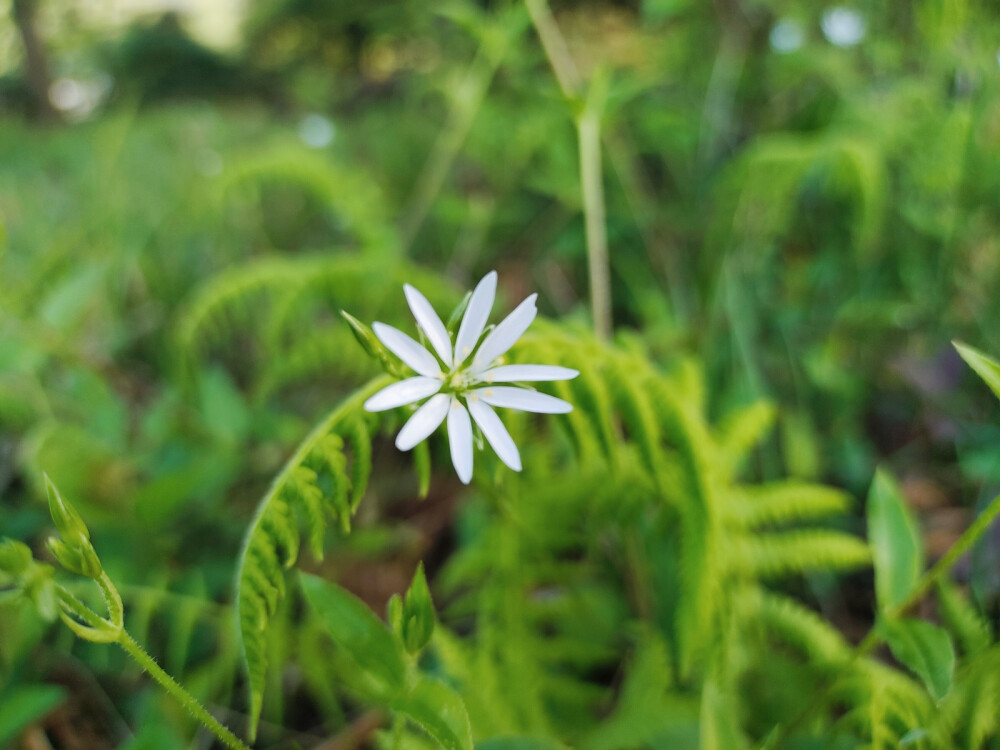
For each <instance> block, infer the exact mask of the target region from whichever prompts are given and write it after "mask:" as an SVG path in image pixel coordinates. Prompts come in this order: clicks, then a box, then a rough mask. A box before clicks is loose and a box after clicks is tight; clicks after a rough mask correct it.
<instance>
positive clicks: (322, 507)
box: [236, 377, 389, 732]
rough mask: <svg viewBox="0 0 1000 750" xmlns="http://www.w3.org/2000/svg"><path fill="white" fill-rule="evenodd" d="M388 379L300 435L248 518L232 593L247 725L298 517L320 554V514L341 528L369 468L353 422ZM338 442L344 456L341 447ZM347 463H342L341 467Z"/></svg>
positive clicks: (367, 451) (364, 439) (362, 435)
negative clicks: (352, 490)
mask: <svg viewBox="0 0 1000 750" xmlns="http://www.w3.org/2000/svg"><path fill="white" fill-rule="evenodd" d="M388 382H389V378H388V377H383V378H379V379H377V380H374V381H372V382H371V383H369V384H368V386H366V387H365V388H363V389H361V390H360V391H358V392H356V393H355V394H354V395H352V396H351V397H350V398H348V399H347V400H346V401H344V402H343V403H342V404H341V405H340V406H339V407H338V408H337V409H335V410H334V411H333V412H331V413H330V414H329V416H327V417H326V419H324V420H323V421H322V422H321V423H320V424H319V425H318V426H317V427H316V428H315V429H314V430H313V432H312V433H311V434H310V435H309V437H307V438H306V439H305V441H303V443H302V444H301V445H300V446H299V448H298V450H297V451H296V452H295V454H294V455H293V456H292V457H291V458H290V459H289V461H288V463H286V464H285V468H284V469H283V470H282V471H281V473H280V474H279V475H278V477H277V478H276V479H275V480H274V482H273V484H272V485H271V488H270V489H269V490H268V492H267V495H265V496H264V499H263V500H262V501H261V503H260V506H259V507H258V510H257V514H256V515H255V517H254V520H253V522H252V523H251V524H250V528H249V531H248V533H247V536H246V540H245V541H244V545H243V551H242V553H241V555H240V559H239V563H238V565H237V582H236V598H237V608H238V612H239V624H240V636H241V638H242V642H243V654H244V658H245V660H246V666H247V671H248V674H249V678H250V726H251V728H252V732H253V731H255V730H256V726H257V721H258V719H259V718H260V711H261V706H262V701H263V691H264V682H265V678H266V673H267V642H266V639H265V633H264V631H265V629H266V627H267V625H268V621H269V620H270V618H271V617H272V616H273V615H274V613H275V611H276V609H277V606H278V602H279V600H280V599H281V597H283V596H284V593H285V570H286V569H288V568H290V567H291V566H292V565H294V564H295V560H296V558H297V556H298V552H299V544H300V537H299V516H301V517H302V518H303V519H304V520H305V522H306V525H307V527H308V533H309V544H310V547H311V549H312V552H313V554H314V555H315V556H316V557H321V556H322V553H323V536H324V532H325V530H326V519H327V517H328V516H333V517H334V518H337V519H338V520H339V521H340V523H341V527H342V528H345V529H346V528H348V524H349V522H350V516H351V513H352V512H353V509H354V508H355V507H356V503H354V502H353V501H352V500H351V496H350V494H349V493H350V485H351V478H352V477H354V479H355V482H356V485H355V488H356V490H357V488H358V487H360V488H361V490H360V491H361V492H363V491H364V486H365V483H366V481H367V477H368V476H369V474H370V473H371V443H370V440H369V436H368V433H367V431H363V430H361V429H360V428H359V424H361V423H362V419H363V417H361V416H360V412H361V405H362V404H363V403H364V401H365V399H366V398H368V397H369V396H370V395H371V394H372V393H374V392H375V391H377V390H378V389H380V388H382V387H384V386H385V385H386V384H387V383H388ZM345 439H346V444H347V445H348V446H349V447H350V452H351V455H350V457H348V455H347V454H346V453H345V450H344V447H345ZM348 463H350V468H348Z"/></svg>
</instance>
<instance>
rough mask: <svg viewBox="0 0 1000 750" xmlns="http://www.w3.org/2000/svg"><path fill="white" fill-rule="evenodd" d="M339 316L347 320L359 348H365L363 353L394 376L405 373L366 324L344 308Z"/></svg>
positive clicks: (400, 375)
mask: <svg viewBox="0 0 1000 750" xmlns="http://www.w3.org/2000/svg"><path fill="white" fill-rule="evenodd" d="M340 317H342V318H343V319H344V320H345V321H347V324H348V325H349V326H350V327H351V333H353V334H354V338H356V339H357V340H358V343H359V344H361V348H362V349H364V350H365V353H367V354H368V356H369V357H372V358H373V359H377V360H378V361H379V363H380V364H381V365H382V369H384V370H385V371H386V372H388V373H389V374H391V375H395V376H396V377H403V376H404V375H405V374H406V373H405V371H404V370H401V369H400V367H399V365H398V364H397V363H396V360H395V358H393V357H392V356H390V354H389V352H388V351H386V348H385V347H384V346H383V345H382V342H381V341H379V340H378V337H377V336H376V335H375V333H374V332H373V331H372V329H371V328H369V327H368V326H366V325H365V324H364V323H362V322H361V321H360V320H358V319H357V318H355V317H354V316H353V315H351V314H350V313H349V312H347V311H346V310H341V311H340Z"/></svg>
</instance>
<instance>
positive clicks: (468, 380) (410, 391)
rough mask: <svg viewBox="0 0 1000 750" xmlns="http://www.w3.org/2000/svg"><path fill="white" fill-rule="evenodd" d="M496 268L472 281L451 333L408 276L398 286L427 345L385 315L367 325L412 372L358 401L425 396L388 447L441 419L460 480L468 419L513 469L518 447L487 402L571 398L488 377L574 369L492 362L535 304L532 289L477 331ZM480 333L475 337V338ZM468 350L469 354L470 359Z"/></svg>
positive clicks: (539, 375) (381, 404)
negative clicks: (458, 321)
mask: <svg viewBox="0 0 1000 750" xmlns="http://www.w3.org/2000/svg"><path fill="white" fill-rule="evenodd" d="M496 290H497V274H496V271H490V272H489V273H488V274H486V276H484V277H483V279H482V281H480V282H479V284H477V285H476V289H475V291H473V292H472V297H471V298H470V299H469V306H468V307H467V308H466V310H465V315H464V316H463V318H462V323H461V325H460V326H459V328H458V335H457V336H456V337H455V343H454V347H453V346H452V342H451V337H450V336H449V335H448V330H447V329H446V328H445V326H444V323H442V322H441V318H439V317H438V315H437V313H435V312H434V308H433V307H431V304H430V302H428V301H427V298H426V297H424V295H422V294H421V293H420V292H418V291H417V290H416V289H414V288H413V287H412V286H410V285H409V284H406V285H405V286H404V287H403V292H404V293H405V294H406V301H407V303H408V304H409V306H410V311H411V312H412V313H413V317H414V318H416V320H417V325H419V326H420V329H421V330H422V331H423V332H424V335H425V336H426V337H427V340H428V341H429V342H430V344H431V347H432V348H433V350H434V351H433V353H432V352H430V351H428V350H427V349H425V348H424V347H423V346H421V345H420V344H419V343H417V342H416V341H414V340H413V339H412V338H410V337H409V336H407V335H406V334H405V333H403V332H402V331H400V330H398V329H396V328H393V327H392V326H388V325H386V324H385V323H375V324H373V325H372V330H374V331H375V335H376V336H378V338H379V341H381V342H382V343H383V344H385V346H386V347H387V348H388V349H389V351H391V352H392V353H393V354H395V355H396V356H397V357H399V358H400V359H401V360H403V362H404V363H405V364H406V365H407V366H408V367H410V368H411V369H413V371H414V372H416V373H417V375H416V377H412V378H407V379H405V380H400V381H399V382H396V383H393V384H392V385H390V386H388V387H386V388H383V389H382V390H380V391H379V392H378V393H376V394H375V395H374V396H372V397H371V398H369V399H368V400H367V401H365V409H366V410H368V411H386V410H387V409H395V408H396V407H398V406H405V405H406V404H413V403H416V402H417V401H420V400H421V399H425V398H426V399H427V401H425V402H424V403H423V404H421V406H420V408H418V409H417V410H416V411H415V412H414V413H413V416H411V417H410V419H409V420H408V421H407V422H406V424H405V425H403V429H401V430H400V431H399V434H398V435H397V436H396V447H397V448H399V449H400V450H401V451H408V450H410V449H411V448H413V447H414V446H415V445H417V443H419V442H420V441H421V440H424V439H425V438H427V437H428V436H429V435H430V434H431V433H432V432H434V430H436V429H437V428H438V427H439V426H440V425H441V423H442V422H444V421H445V418H447V420H448V442H449V444H450V445H451V461H452V463H453V464H454V465H455V471H456V472H458V478H459V479H461V480H462V482H464V483H465V484H468V483H469V481H470V480H471V479H472V421H471V420H470V418H469V415H470V414H471V415H472V419H474V420H476V424H478V425H479V428H480V429H481V430H482V431H483V435H485V436H486V440H487V441H488V442H489V444H490V445H491V446H492V447H493V450H494V451H496V454H497V455H498V456H499V457H500V460H501V461H503V462H504V463H505V464H507V466H509V467H510V468H512V469H513V470H514V471H520V470H521V455H520V453H518V451H517V446H516V445H514V441H513V440H512V439H511V437H510V433H508V432H507V429H506V428H505V427H504V426H503V423H502V422H501V421H500V417H498V416H497V414H496V412H495V411H493V408H492V407H494V406H499V407H503V408H506V409H517V410H519V411H531V412H538V413H542V414H565V413H566V412H569V411H572V410H573V407H572V405H571V404H568V403H567V402H565V401H563V400H562V399H559V398H555V397H554V396H547V395H545V394H544V393H538V392H537V391H532V390H528V389H527V388H517V387H514V386H510V385H494V384H495V383H523V382H529V381H541V380H569V379H570V378H575V377H576V376H577V375H579V374H580V373H578V372H577V371H576V370H571V369H569V368H568V367H554V366H550V365H499V364H498V363H497V360H498V359H499V358H500V357H502V356H503V355H504V354H506V353H507V350H509V349H510V348H511V347H512V346H513V345H514V344H515V343H516V342H517V340H518V339H519V338H520V337H521V334H523V333H524V332H525V331H526V330H527V329H528V326H529V325H531V322H532V321H533V320H534V319H535V315H536V314H537V312H538V309H537V308H536V307H535V298H536V297H538V295H537V294H532V295H531V296H530V297H528V298H527V299H526V300H524V302H522V303H521V304H520V305H518V306H517V307H516V308H515V310H514V312H512V313H511V314H510V315H508V316H507V317H506V318H504V319H503V321H502V322H501V323H500V324H499V325H497V326H496V328H494V329H493V330H492V331H490V332H489V333H488V334H487V335H486V336H485V337H483V331H484V329H485V328H486V321H487V319H488V318H489V317H490V311H491V310H492V309H493V300H494V298H495V297H496ZM480 339H482V340H481V341H480ZM470 358H471V359H470Z"/></svg>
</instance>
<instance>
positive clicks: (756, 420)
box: [718, 401, 776, 473]
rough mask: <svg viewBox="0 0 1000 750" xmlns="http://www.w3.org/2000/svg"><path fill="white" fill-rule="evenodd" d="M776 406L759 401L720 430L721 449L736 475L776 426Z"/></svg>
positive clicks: (737, 414)
mask: <svg viewBox="0 0 1000 750" xmlns="http://www.w3.org/2000/svg"><path fill="white" fill-rule="evenodd" d="M775 414H776V412H775V409H774V406H773V405H772V404H770V403H768V402H767V401H757V402H755V403H753V404H750V405H749V406H747V407H744V408H743V409H740V410H739V411H737V412H735V413H734V414H732V415H731V416H730V417H728V418H727V419H726V421H725V422H724V423H723V424H722V426H721V428H720V430H719V437H718V441H719V449H720V451H721V452H722V455H724V456H726V457H727V458H728V463H729V466H730V469H729V470H730V472H732V473H735V472H736V471H737V469H738V468H739V467H740V465H741V464H742V463H743V462H744V461H745V460H746V457H747V454H749V452H750V451H751V449H753V448H754V447H755V446H756V445H757V444H758V443H759V442H760V441H761V440H762V439H763V438H764V437H765V436H766V435H767V433H768V432H770V430H771V428H772V427H773V426H774V418H775Z"/></svg>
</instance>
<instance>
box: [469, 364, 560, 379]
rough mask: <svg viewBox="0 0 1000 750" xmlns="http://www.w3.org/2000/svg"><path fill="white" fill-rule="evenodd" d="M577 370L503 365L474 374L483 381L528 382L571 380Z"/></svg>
mask: <svg viewBox="0 0 1000 750" xmlns="http://www.w3.org/2000/svg"><path fill="white" fill-rule="evenodd" d="M579 374H580V373H579V371H577V370H571V369H570V368H568V367H555V366H554V365H503V366H502V367H494V368H493V369H492V370H487V371H486V372H482V373H480V374H479V375H477V376H476V380H479V381H482V382H484V383H528V382H534V381H538V380H572V379H573V378H575V377H576V376H577V375H579Z"/></svg>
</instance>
